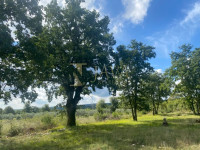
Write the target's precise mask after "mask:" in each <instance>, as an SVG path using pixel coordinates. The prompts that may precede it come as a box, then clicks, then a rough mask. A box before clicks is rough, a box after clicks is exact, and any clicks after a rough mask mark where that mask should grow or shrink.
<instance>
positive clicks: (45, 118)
mask: <svg viewBox="0 0 200 150" xmlns="http://www.w3.org/2000/svg"><path fill="white" fill-rule="evenodd" d="M41 122H42V123H43V124H44V125H45V127H46V128H52V127H53V126H54V125H55V123H54V121H53V117H51V116H50V115H45V116H43V117H42V119H41Z"/></svg>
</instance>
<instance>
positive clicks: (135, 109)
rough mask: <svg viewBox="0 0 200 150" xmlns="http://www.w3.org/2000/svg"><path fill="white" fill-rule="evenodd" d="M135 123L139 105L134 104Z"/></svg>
mask: <svg viewBox="0 0 200 150" xmlns="http://www.w3.org/2000/svg"><path fill="white" fill-rule="evenodd" d="M133 120H134V121H137V103H135V104H134V118H133Z"/></svg>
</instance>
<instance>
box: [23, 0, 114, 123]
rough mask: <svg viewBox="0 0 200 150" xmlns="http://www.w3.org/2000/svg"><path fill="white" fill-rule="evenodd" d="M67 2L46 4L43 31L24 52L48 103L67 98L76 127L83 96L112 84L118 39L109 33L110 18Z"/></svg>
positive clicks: (77, 1) (76, 2)
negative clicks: (78, 109)
mask: <svg viewBox="0 0 200 150" xmlns="http://www.w3.org/2000/svg"><path fill="white" fill-rule="evenodd" d="M66 3H67V5H66V7H60V6H58V4H57V1H56V0H53V1H52V2H51V3H50V4H49V5H47V7H46V8H45V21H46V23H45V25H44V26H43V32H42V33H41V34H40V35H38V36H34V37H32V39H31V40H30V41H29V43H28V44H27V45H26V48H27V47H28V48H29V49H30V50H29V51H25V52H24V53H26V57H27V59H28V60H30V62H29V65H30V66H31V68H32V69H33V70H34V74H35V76H36V77H37V81H38V82H37V83H38V85H39V86H40V87H44V88H45V89H46V91H47V94H48V98H49V100H52V98H53V97H54V96H55V97H57V96H63V97H64V99H66V110H67V118H68V119H67V125H68V126H75V125H76V119H75V113H76V107H77V104H78V102H79V101H80V100H81V98H82V96H83V95H85V94H90V93H91V91H92V90H93V91H95V88H102V87H104V86H109V85H111V84H112V80H111V79H112V76H111V68H110V67H111V66H112V64H113V61H114V60H113V57H112V56H113V54H114V53H113V48H112V46H113V45H114V44H115V40H114V38H113V35H112V34H110V33H109V29H108V24H109V18H108V17H100V14H99V13H97V12H96V11H95V10H94V11H89V10H87V9H84V8H81V6H80V4H81V1H80V0H68V1H66ZM105 66H107V67H105ZM108 66H109V67H108ZM102 72H104V73H102ZM109 89H110V88H109Z"/></svg>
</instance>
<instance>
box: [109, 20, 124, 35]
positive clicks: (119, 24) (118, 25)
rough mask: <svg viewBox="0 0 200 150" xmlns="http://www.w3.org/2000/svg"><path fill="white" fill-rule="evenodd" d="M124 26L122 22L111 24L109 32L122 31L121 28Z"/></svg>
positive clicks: (116, 32)
mask: <svg viewBox="0 0 200 150" xmlns="http://www.w3.org/2000/svg"><path fill="white" fill-rule="evenodd" d="M123 27H124V25H123V22H118V23H115V24H113V27H112V28H111V32H112V33H114V34H118V33H120V32H122V28H123Z"/></svg>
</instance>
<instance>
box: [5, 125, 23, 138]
mask: <svg viewBox="0 0 200 150" xmlns="http://www.w3.org/2000/svg"><path fill="white" fill-rule="evenodd" d="M21 132H22V129H21V128H19V127H17V126H14V125H13V124H11V126H10V129H9V130H8V136H10V137H13V136H17V135H19V134H20V133H21Z"/></svg>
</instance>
